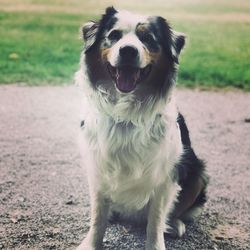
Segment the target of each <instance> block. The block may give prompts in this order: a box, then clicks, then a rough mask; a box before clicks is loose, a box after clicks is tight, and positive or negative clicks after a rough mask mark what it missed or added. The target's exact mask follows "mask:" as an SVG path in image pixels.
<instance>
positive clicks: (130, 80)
mask: <svg viewBox="0 0 250 250" xmlns="http://www.w3.org/2000/svg"><path fill="white" fill-rule="evenodd" d="M139 74H140V71H139V69H136V68H132V67H122V68H119V69H117V78H116V86H117V88H118V89H119V90H120V91H122V92H126V93H128V92H130V91H132V90H134V89H135V87H136V81H137V79H138V78H139Z"/></svg>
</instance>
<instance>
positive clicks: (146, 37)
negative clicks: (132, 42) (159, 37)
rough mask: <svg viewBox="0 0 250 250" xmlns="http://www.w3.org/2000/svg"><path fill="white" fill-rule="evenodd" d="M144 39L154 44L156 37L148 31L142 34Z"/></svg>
mask: <svg viewBox="0 0 250 250" xmlns="http://www.w3.org/2000/svg"><path fill="white" fill-rule="evenodd" d="M142 41H143V42H146V43H149V44H152V43H153V42H154V41H155V39H154V37H153V36H152V35H151V34H149V33H147V34H144V35H143V36H142Z"/></svg>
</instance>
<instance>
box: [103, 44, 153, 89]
mask: <svg viewBox="0 0 250 250" xmlns="http://www.w3.org/2000/svg"><path fill="white" fill-rule="evenodd" d="M137 58H138V50H137V49H136V48H135V47H132V46H125V47H121V48H120V50H119V62H118V65H117V66H112V65H111V64H110V63H108V66H107V68H108V71H109V73H110V76H111V78H112V79H113V80H114V82H115V84H116V87H117V88H118V89H119V90H120V91H121V92H123V93H128V92H131V91H133V90H134V89H135V88H136V86H137V84H138V83H139V82H142V81H143V80H144V79H145V78H147V76H148V75H149V74H150V72H151V68H152V66H151V65H147V66H146V67H144V68H140V67H138V66H137V64H138V63H137Z"/></svg>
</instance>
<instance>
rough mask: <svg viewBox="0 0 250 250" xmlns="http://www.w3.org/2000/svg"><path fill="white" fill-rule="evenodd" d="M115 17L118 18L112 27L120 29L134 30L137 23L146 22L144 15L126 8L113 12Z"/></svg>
mask: <svg viewBox="0 0 250 250" xmlns="http://www.w3.org/2000/svg"><path fill="white" fill-rule="evenodd" d="M115 17H116V18H117V19H118V20H117V22H116V24H115V26H114V29H122V30H124V31H127V32H129V31H131V30H135V28H136V26H137V25H138V23H145V22H147V18H146V17H145V16H141V15H137V14H133V13H131V12H128V11H126V10H120V11H119V12H118V13H116V14H115Z"/></svg>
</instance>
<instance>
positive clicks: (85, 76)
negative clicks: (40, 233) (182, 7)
mask: <svg viewBox="0 0 250 250" xmlns="http://www.w3.org/2000/svg"><path fill="white" fill-rule="evenodd" d="M82 37H83V39H84V44H85V45H84V50H83V52H82V54H81V60H80V65H81V66H80V69H79V71H78V72H77V73H76V76H75V78H76V82H77V83H78V84H80V85H81V86H83V88H84V93H85V95H86V97H87V98H86V99H87V104H86V109H87V110H88V114H87V115H86V117H85V120H84V126H83V127H84V128H83V131H82V133H83V143H82V148H81V152H82V153H83V158H84V161H85V165H86V168H87V176H88V183H89V190H90V200H91V221H90V229H89V232H88V234H87V236H86V238H85V239H84V240H83V242H82V243H81V244H80V246H79V247H78V248H77V249H78V250H82V249H86V250H99V249H101V248H102V241H103V236H104V233H105V228H106V225H107V221H108V218H109V215H110V213H111V212H112V211H113V212H115V213H116V214H117V213H119V214H120V216H122V217H123V218H125V219H132V220H138V221H139V223H140V222H141V223H142V222H143V221H145V222H146V223H147V224H146V235H147V240H146V249H147V250H163V249H165V241H164V233H165V232H167V233H169V234H170V235H172V236H177V237H181V236H182V235H183V234H184V233H185V224H184V223H185V221H187V220H190V219H193V218H195V217H196V216H198V214H199V213H200V211H201V209H202V207H203V204H204V203H205V202H206V187H207V183H208V177H207V174H206V170H205V164H204V163H203V161H201V160H200V159H199V158H197V156H196V154H195V153H194V151H193V149H192V147H191V142H190V138H189V132H188V129H187V126H186V123H185V120H184V117H183V116H182V114H181V113H180V112H179V111H178V108H177V106H176V104H175V98H174V87H175V85H176V75H177V69H178V64H179V55H180V52H181V50H182V49H183V47H184V44H185V35H184V34H182V33H178V32H176V31H174V30H173V29H172V28H171V27H170V25H169V23H168V22H167V21H166V20H165V19H164V18H162V17H159V16H149V17H145V16H140V15H137V14H133V13H130V12H128V11H125V10H116V9H115V8H114V7H108V8H107V9H106V12H105V14H104V15H103V16H102V17H101V19H100V21H98V22H92V21H91V22H88V23H86V24H85V25H84V26H83V28H82Z"/></svg>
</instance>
